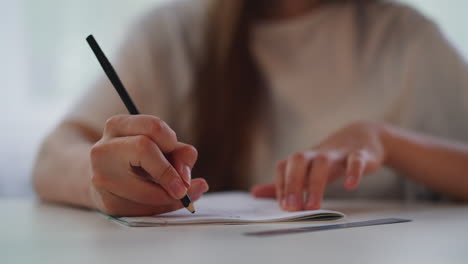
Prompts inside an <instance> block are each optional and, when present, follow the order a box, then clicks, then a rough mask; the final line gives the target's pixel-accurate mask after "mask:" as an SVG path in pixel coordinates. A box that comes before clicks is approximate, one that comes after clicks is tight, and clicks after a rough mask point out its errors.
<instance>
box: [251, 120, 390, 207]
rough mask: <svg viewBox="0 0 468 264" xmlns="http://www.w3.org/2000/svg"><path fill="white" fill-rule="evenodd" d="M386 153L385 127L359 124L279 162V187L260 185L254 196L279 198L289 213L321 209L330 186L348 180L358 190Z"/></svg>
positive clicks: (277, 181) (346, 184)
mask: <svg viewBox="0 0 468 264" xmlns="http://www.w3.org/2000/svg"><path fill="white" fill-rule="evenodd" d="M385 154H386V153H385V148H384V144H383V140H382V127H381V126H379V125H378V124H372V123H367V122H356V123H353V124H351V125H349V126H347V127H345V128H343V129H341V130H339V131H338V132H336V133H334V134H332V135H331V136H330V137H328V138H327V139H325V140H324V141H323V142H322V143H320V144H319V145H318V146H317V147H315V148H312V149H307V150H304V151H300V152H297V153H294V154H292V155H291V156H289V157H288V158H287V159H285V160H282V161H280V162H278V164H277V170H276V179H275V184H266V185H257V186H255V187H254V188H253V190H252V193H253V194H254V195H255V196H257V197H276V198H277V199H278V202H279V204H280V207H281V208H282V209H284V210H287V211H298V210H313V209H319V208H320V204H321V201H322V199H323V194H324V191H325V188H326V186H327V184H329V183H332V182H334V181H335V180H337V179H338V178H339V177H345V181H344V185H345V188H346V189H348V190H353V189H355V188H357V187H358V185H359V182H360V181H361V178H362V176H363V175H365V174H368V173H371V172H374V171H376V170H377V169H378V168H380V167H381V166H382V165H383V162H384V160H385ZM304 192H305V193H306V199H304V198H303V197H304V195H303V194H304Z"/></svg>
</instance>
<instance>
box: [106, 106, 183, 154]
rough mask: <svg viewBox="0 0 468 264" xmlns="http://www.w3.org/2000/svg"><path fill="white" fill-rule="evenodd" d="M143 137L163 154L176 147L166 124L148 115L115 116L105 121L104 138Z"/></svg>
mask: <svg viewBox="0 0 468 264" xmlns="http://www.w3.org/2000/svg"><path fill="white" fill-rule="evenodd" d="M138 135H145V136H147V137H148V138H150V139H151V140H153V141H154V143H156V144H157V145H158V147H159V148H160V149H161V151H162V152H164V153H169V152H172V151H173V150H174V149H175V148H176V146H177V136H176V133H175V132H174V130H172V129H171V128H170V127H169V126H168V125H167V124H166V122H164V121H163V120H161V119H159V118H157V117H155V116H150V115H117V116H113V117H111V118H110V119H108V120H107V121H106V125H105V128H104V136H106V137H127V136H138Z"/></svg>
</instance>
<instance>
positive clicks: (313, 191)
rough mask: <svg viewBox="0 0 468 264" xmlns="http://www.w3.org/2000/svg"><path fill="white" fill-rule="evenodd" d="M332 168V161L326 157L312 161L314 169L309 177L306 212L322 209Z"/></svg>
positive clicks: (320, 156)
mask: <svg viewBox="0 0 468 264" xmlns="http://www.w3.org/2000/svg"><path fill="white" fill-rule="evenodd" d="M331 166H332V160H331V158H329V157H328V156H326V155H317V157H315V159H314V160H313V161H312V168H311V169H310V172H309V175H308V180H309V183H308V187H307V189H308V190H307V203H306V206H305V209H306V210H315V209H319V208H320V205H321V202H322V197H323V193H324V191H325V186H326V184H327V181H328V175H329V172H330V170H331Z"/></svg>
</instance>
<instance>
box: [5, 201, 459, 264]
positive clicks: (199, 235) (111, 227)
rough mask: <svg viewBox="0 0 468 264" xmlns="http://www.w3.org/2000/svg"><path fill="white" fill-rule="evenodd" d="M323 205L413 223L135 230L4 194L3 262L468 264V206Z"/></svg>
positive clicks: (359, 216) (352, 215) (356, 216)
mask: <svg viewBox="0 0 468 264" xmlns="http://www.w3.org/2000/svg"><path fill="white" fill-rule="evenodd" d="M325 207H326V208H327V209H334V210H338V211H341V212H344V213H345V214H347V218H346V219H345V220H340V221H338V222H346V221H360V220H370V219H377V218H387V217H400V218H409V219H413V220H414V221H413V222H410V223H402V224H392V225H382V226H373V227H360V228H351V229H340V230H331V231H321V232H313V233H302V234H293V235H286V236H276V237H247V236H244V235H243V233H244V232H248V231H260V230H268V229H276V228H285V227H300V226H307V225H317V224H310V223H294V224H256V225H230V226H223V225H215V226H206V225H205V226H203V225H199V226H176V227H174V226H173V227H151V228H146V227H145V228H129V227H125V226H122V225H120V224H117V223H116V222H113V221H110V220H108V219H106V218H104V217H103V216H101V215H99V214H97V213H95V212H92V211H88V210H82V209H75V208H67V207H62V206H60V205H51V204H45V203H41V202H39V201H34V200H0V216H1V218H0V219H1V225H0V263H82V264H90V263H112V264H117V263H144V264H146V263H161V264H163V263H190V264H192V263H286V264H292V263H300V264H303V263H320V264H323V263H343V264H348V263H359V264H362V263H468V205H466V204H465V205H453V204H448V205H447V204H446V205H431V204H404V203H395V202H385V203H384V202H365V201H347V202H345V201H331V202H328V203H326V204H325ZM333 223H337V222H336V221H335V222H333ZM321 224H324V223H321ZM327 224H331V222H330V223H327Z"/></svg>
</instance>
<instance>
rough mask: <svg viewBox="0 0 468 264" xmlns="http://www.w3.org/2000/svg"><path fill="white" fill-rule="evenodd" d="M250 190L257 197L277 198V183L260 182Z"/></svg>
mask: <svg viewBox="0 0 468 264" xmlns="http://www.w3.org/2000/svg"><path fill="white" fill-rule="evenodd" d="M250 192H251V193H252V195H253V196H254V197H256V198H275V197H276V184H274V183H269V184H258V185H255V186H254V187H253V188H252V190H251V191H250Z"/></svg>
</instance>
